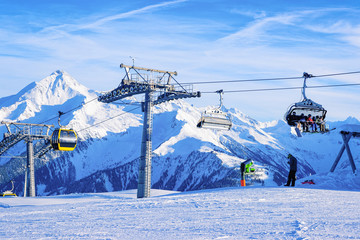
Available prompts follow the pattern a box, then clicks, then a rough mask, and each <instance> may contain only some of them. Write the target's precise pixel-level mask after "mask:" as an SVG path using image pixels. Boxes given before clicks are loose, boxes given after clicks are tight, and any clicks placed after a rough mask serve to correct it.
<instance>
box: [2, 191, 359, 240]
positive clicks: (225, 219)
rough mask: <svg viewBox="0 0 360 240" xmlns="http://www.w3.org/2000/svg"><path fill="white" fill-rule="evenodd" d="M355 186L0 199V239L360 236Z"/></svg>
mask: <svg viewBox="0 0 360 240" xmlns="http://www.w3.org/2000/svg"><path fill="white" fill-rule="evenodd" d="M359 204H360V192H358V191H341V190H322V189H309V188H304V187H301V186H299V187H295V188H286V187H243V188H220V189H213V190H202V191H194V192H183V193H179V192H170V191H163V190H152V197H151V198H145V199H136V191H135V190H128V191H123V192H112V193H88V194H71V195H62V196H61V195H59V196H52V197H37V198H22V197H17V198H1V199H0V212H1V215H2V216H1V220H0V221H1V224H0V239H41V238H46V239H358V238H359V236H360V217H359V216H360V207H359Z"/></svg>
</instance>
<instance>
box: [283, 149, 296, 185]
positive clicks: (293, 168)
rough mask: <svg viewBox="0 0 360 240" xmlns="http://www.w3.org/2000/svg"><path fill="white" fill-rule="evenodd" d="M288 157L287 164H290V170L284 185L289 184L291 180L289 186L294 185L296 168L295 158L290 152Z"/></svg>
mask: <svg viewBox="0 0 360 240" xmlns="http://www.w3.org/2000/svg"><path fill="white" fill-rule="evenodd" d="M288 158H289V161H288V164H290V172H289V176H288V180H287V183H286V184H285V186H290V182H291V186H292V187H294V186H295V180H296V179H295V174H296V170H297V159H296V158H295V157H294V156H293V155H291V154H290V153H289V155H288Z"/></svg>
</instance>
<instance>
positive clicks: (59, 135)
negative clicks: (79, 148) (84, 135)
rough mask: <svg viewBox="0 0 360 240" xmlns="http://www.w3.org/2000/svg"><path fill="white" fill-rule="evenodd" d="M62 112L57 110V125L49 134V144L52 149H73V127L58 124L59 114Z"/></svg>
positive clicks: (75, 138) (75, 140) (74, 134)
mask: <svg viewBox="0 0 360 240" xmlns="http://www.w3.org/2000/svg"><path fill="white" fill-rule="evenodd" d="M62 114H64V113H62V112H60V111H59V120H58V123H59V127H60V128H56V129H55V130H54V131H53V133H52V135H51V140H50V142H51V146H52V148H53V149H54V150H59V151H73V150H74V149H75V147H76V143H77V135H76V132H75V131H74V130H73V129H67V128H64V126H61V125H60V116H61V115H62Z"/></svg>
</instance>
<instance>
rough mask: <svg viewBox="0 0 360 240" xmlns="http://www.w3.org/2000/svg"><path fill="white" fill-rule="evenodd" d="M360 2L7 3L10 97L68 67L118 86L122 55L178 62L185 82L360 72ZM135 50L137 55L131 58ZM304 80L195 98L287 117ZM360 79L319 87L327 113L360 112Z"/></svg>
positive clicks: (1, 48) (4, 86) (314, 91)
mask: <svg viewBox="0 0 360 240" xmlns="http://www.w3.org/2000/svg"><path fill="white" fill-rule="evenodd" d="M359 16H360V2H358V1H349V0H344V1H332V0H330V1H328V0H327V1H325V0H320V1H309V0H305V1H285V0H278V1H274V0H268V1H259V0H238V1H234V0H233V1H231V0H213V1H208V0H207V1H205V0H175V1H139V0H134V1H113V0H111V1H98V0H94V1H83V0H77V1H69V0H64V1H51V3H49V1H40V0H39V1H25V0H20V1H10V0H2V1H1V2H0V21H1V24H0V43H1V44H0V83H1V88H0V98H1V97H5V96H9V95H12V94H16V93H17V92H18V91H20V90H21V89H22V88H23V87H25V86H26V85H28V84H30V83H31V82H34V81H40V80H41V79H43V78H45V77H47V76H49V75H50V74H51V73H52V72H54V71H56V70H63V71H66V72H68V73H69V74H70V75H71V76H73V77H74V78H75V79H76V80H77V81H78V82H79V83H81V84H83V85H85V86H86V87H88V88H90V89H93V90H98V91H108V90H112V89H114V88H116V87H117V86H118V85H119V83H120V82H121V79H122V78H123V77H124V70H123V69H120V68H119V65H120V64H121V63H124V64H127V65H132V58H134V59H135V60H134V63H135V66H141V67H146V68H154V69H160V70H168V71H177V73H178V75H177V76H176V80H177V81H179V82H180V83H187V82H196V83H198V82H204V81H206V82H208V81H210V82H211V81H226V80H239V79H257V78H278V77H301V76H302V75H303V72H308V73H310V74H313V75H322V74H331V73H341V72H353V71H360V64H359V63H360V51H359V50H360V21H359V20H360V17H359ZM130 56H131V57H130ZM348 83H360V74H352V75H342V76H334V77H324V78H312V79H309V80H308V82H307V84H308V86H316V85H330V84H348ZM302 84H303V80H302V79H293V80H284V81H266V82H250V83H249V82H248V83H232V84H230V83H222V84H195V85H194V89H195V90H198V91H201V92H204V94H202V97H201V98H199V99H190V100H187V101H189V102H191V104H193V105H194V106H198V107H205V106H207V105H212V106H216V105H218V104H219V96H218V95H216V94H213V93H206V92H213V91H215V90H218V89H223V90H224V91H225V94H224V106H225V107H226V108H237V109H239V110H240V111H242V112H243V113H245V114H246V115H249V116H250V117H252V118H254V119H256V120H259V121H271V120H279V119H282V118H283V115H284V113H285V112H286V110H287V108H288V107H289V106H290V105H291V104H292V103H295V102H298V101H300V100H301V99H302V96H301V90H300V89H296V90H287V91H266V92H247V93H236V92H233V93H227V92H226V91H232V90H242V89H258V88H282V87H301V86H302ZM359 91H360V86H353V87H342V88H340V87H336V88H309V89H307V90H306V95H307V97H308V98H310V99H312V100H313V101H315V102H317V103H320V104H322V105H323V107H324V108H325V109H327V110H328V114H327V119H328V120H331V121H337V120H344V119H346V118H347V117H349V116H353V117H356V118H358V119H360V111H359V105H360V96H359V94H358V93H359Z"/></svg>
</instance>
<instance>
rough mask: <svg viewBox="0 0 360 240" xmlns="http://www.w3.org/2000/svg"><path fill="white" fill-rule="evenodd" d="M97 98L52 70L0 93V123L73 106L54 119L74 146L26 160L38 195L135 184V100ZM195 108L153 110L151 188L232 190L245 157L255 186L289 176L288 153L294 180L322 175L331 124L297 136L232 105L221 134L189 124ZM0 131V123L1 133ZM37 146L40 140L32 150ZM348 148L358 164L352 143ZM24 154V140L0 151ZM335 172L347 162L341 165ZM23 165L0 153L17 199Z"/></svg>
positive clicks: (179, 103)
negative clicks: (31, 162)
mask: <svg viewBox="0 0 360 240" xmlns="http://www.w3.org/2000/svg"><path fill="white" fill-rule="evenodd" d="M98 95H99V93H98V92H96V91H94V90H90V89H88V88H86V87H85V86H83V85H81V84H79V83H78V82H77V81H76V80H75V79H74V78H72V77H71V76H70V75H69V74H68V73H66V72H63V71H56V72H54V73H52V74H51V75H50V76H49V77H47V78H45V79H43V80H41V81H39V82H36V83H31V84H29V85H28V86H26V87H25V88H24V89H22V90H21V91H20V92H19V93H17V94H16V95H13V96H9V97H4V98H1V99H0V120H6V121H16V122H24V123H43V122H46V124H54V125H55V126H57V115H58V111H62V112H67V111H69V110H72V109H74V111H71V112H69V113H68V114H65V115H63V116H62V118H61V124H62V125H67V126H68V127H71V128H73V129H74V130H76V131H77V133H78V136H79V142H78V146H77V148H76V149H75V151H73V152H62V153H60V152H54V151H50V152H48V153H47V154H46V155H45V156H43V157H42V158H41V159H35V164H36V174H35V179H36V186H37V195H55V194H63V193H73V192H104V191H118V190H125V189H133V188H137V176H138V161H139V156H140V145H141V134H142V121H143V115H142V112H141V108H140V106H139V103H138V102H137V101H136V99H135V98H128V99H125V100H124V101H123V102H122V103H127V104H112V103H110V104H105V103H100V102H98V101H97V100H96V98H97V96H98ZM210 108H211V106H209V107H208V109H210ZM204 110H205V109H199V108H196V107H194V106H192V105H190V104H188V103H187V102H186V100H176V101H171V102H167V103H163V104H159V105H156V106H154V122H153V127H154V128H153V163H152V187H153V188H159V189H166V190H180V191H189V190H197V189H204V188H216V187H225V186H236V185H238V184H239V178H240V172H239V166H240V164H241V162H243V161H244V160H247V159H252V160H254V163H255V166H256V168H258V169H259V173H258V174H257V175H256V177H253V178H252V179H253V180H254V182H255V184H262V185H265V186H274V185H281V184H283V183H284V182H285V180H286V178H287V174H288V164H287V158H286V157H287V155H288V153H292V154H293V155H294V156H295V157H297V158H298V160H299V165H298V173H297V176H298V177H299V178H302V177H306V176H309V175H314V174H316V173H327V172H328V171H329V169H330V167H331V165H332V163H333V161H334V160H335V158H336V155H337V154H338V151H339V149H340V147H341V145H342V139H341V136H340V135H339V133H338V132H337V131H336V130H334V131H332V132H329V133H325V134H320V133H318V134H310V133H309V134H304V136H303V137H302V138H298V137H296V135H295V134H294V133H293V130H292V129H291V128H290V127H289V126H287V124H286V123H285V122H284V121H282V120H278V121H273V122H266V123H263V122H258V121H256V120H254V119H252V118H250V117H249V116H246V115H245V114H243V113H242V112H240V111H239V110H237V109H227V110H226V111H227V112H228V113H230V114H231V116H232V121H233V127H232V129H231V130H230V131H214V130H210V129H200V128H197V127H196V124H197V121H198V120H199V118H200V116H201V112H202V111H204ZM115 116H117V117H115ZM113 117H114V118H113ZM110 118H113V119H111V120H109V121H106V122H103V121H104V120H106V119H110ZM48 120H49V121H48ZM97 123H99V124H97ZM349 123H352V124H360V122H359V121H358V120H357V119H355V118H351V117H349V118H348V119H347V120H346V121H344V122H333V123H329V124H330V125H331V128H337V127H338V126H341V125H343V124H349ZM94 124H97V125H94ZM6 132H7V129H6V127H5V126H1V127H0V134H1V135H0V136H2V135H3V134H4V133H6ZM41 144H42V143H41V142H40V141H39V142H38V143H37V145H36V147H40V145H41ZM350 144H351V146H354V154H353V155H354V158H355V162H356V163H357V164H358V165H359V166H360V164H359V162H360V159H359V147H358V146H359V143H358V142H357V141H352V142H350ZM24 155H26V146H25V143H24V142H20V143H18V144H17V145H15V146H14V147H13V148H11V149H10V150H8V151H7V152H5V153H4V154H3V156H24ZM339 168H341V169H347V168H349V166H348V165H347V162H346V161H342V162H341V164H340V166H339ZM24 169H25V160H24V159H22V158H0V191H1V190H6V189H7V188H9V186H10V181H11V180H15V192H16V193H17V194H18V195H21V194H22V192H23V183H24V171H25V170H24ZM349 171H350V170H349Z"/></svg>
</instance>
